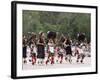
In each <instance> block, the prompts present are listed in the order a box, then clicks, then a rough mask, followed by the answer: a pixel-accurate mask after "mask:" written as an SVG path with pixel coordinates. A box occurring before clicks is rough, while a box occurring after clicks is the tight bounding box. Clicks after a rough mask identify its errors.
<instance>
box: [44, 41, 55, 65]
mask: <svg viewBox="0 0 100 80" xmlns="http://www.w3.org/2000/svg"><path fill="white" fill-rule="evenodd" d="M48 53H49V55H48V58H47V61H46V64H48V62H49V61H51V64H54V42H53V40H52V39H49V42H48ZM50 58H51V60H50Z"/></svg>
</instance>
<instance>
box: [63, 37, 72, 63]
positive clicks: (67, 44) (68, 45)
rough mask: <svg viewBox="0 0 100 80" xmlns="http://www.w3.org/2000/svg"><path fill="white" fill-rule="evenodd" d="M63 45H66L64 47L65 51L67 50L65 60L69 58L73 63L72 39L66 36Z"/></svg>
mask: <svg viewBox="0 0 100 80" xmlns="http://www.w3.org/2000/svg"><path fill="white" fill-rule="evenodd" d="M63 45H64V48H65V51H66V57H65V60H68V61H69V62H70V63H71V62H72V60H71V56H72V50H71V41H70V39H69V38H66V39H65V41H64V43H63Z"/></svg>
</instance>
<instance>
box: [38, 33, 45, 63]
mask: <svg viewBox="0 0 100 80" xmlns="http://www.w3.org/2000/svg"><path fill="white" fill-rule="evenodd" d="M37 58H38V64H43V62H44V58H45V35H44V33H43V32H40V33H39V39H38V41H37Z"/></svg>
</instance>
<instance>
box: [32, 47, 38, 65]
mask: <svg viewBox="0 0 100 80" xmlns="http://www.w3.org/2000/svg"><path fill="white" fill-rule="evenodd" d="M31 55H32V65H34V64H35V63H36V56H37V50H36V47H35V45H34V46H32V48H31Z"/></svg>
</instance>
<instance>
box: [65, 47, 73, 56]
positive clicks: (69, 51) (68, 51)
mask: <svg viewBox="0 0 100 80" xmlns="http://www.w3.org/2000/svg"><path fill="white" fill-rule="evenodd" d="M65 50H66V55H68V54H70V55H72V50H71V46H67V47H66V48H65Z"/></svg>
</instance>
